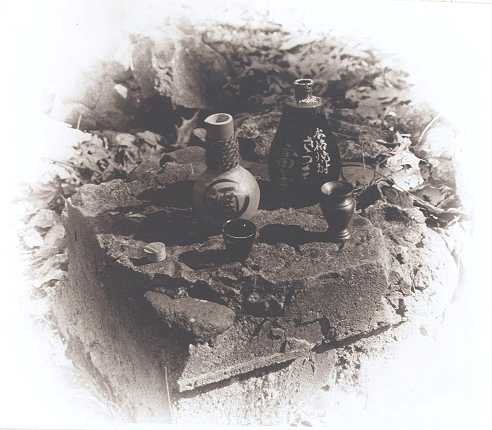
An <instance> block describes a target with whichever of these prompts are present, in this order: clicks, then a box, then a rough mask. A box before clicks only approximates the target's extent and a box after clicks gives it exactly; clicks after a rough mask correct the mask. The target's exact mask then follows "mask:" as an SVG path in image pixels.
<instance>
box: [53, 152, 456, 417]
mask: <svg viewBox="0 0 492 430" xmlns="http://www.w3.org/2000/svg"><path fill="white" fill-rule="evenodd" d="M177 152H179V153H178V154H177V155H173V153H170V157H171V158H170V159H172V160H181V161H184V162H186V161H189V160H192V159H194V158H195V156H194V153H195V152H196V151H195V149H193V147H190V148H188V149H184V150H179V151H177ZM193 177H194V168H193V164H191V163H184V164H180V163H177V162H175V161H169V162H167V163H164V165H163V166H162V168H161V169H160V170H159V171H155V172H149V173H148V174H147V175H146V176H144V177H143V178H141V179H139V180H133V181H126V182H125V181H123V180H113V181H110V182H107V183H102V184H100V185H85V186H83V187H81V188H80V190H79V191H78V193H77V194H75V195H74V196H73V197H72V198H71V199H70V201H69V202H68V204H67V210H66V214H65V227H66V229H67V232H69V240H68V242H69V250H70V267H69V270H70V279H71V284H70V286H69V287H68V288H67V289H66V290H64V291H63V292H62V293H61V297H60V301H59V303H60V306H59V308H58V311H57V314H58V318H59V319H60V320H64V321H63V322H64V324H63V326H65V327H66V333H64V337H66V339H67V340H68V343H69V345H70V344H73V345H76V346H74V347H73V348H72V350H73V351H74V355H75V356H76V355H77V354H79V355H80V354H81V351H85V352H84V353H83V357H80V356H79V357H78V359H79V360H83V363H84V364H83V365H84V366H86V367H87V368H88V369H92V372H94V377H95V379H96V380H98V381H99V382H98V383H99V384H100V385H101V386H103V387H104V389H105V390H106V391H108V392H109V393H110V397H111V398H113V399H114V402H115V403H118V404H120V405H123V406H122V407H123V408H127V409H128V408H129V409H131V411H130V413H131V414H132V416H134V417H142V416H146V417H148V416H154V415H155V414H157V413H158V412H157V411H162V410H163V408H162V405H164V404H166V403H167V402H168V399H167V395H165V394H166V393H167V389H168V387H169V389H170V391H171V396H172V398H173V400H174V402H173V404H174V407H175V408H177V409H176V411H181V412H182V413H183V414H185V415H187V416H188V415H190V410H192V409H193V408H195V407H199V408H205V409H206V408H207V407H212V408H214V410H215V409H216V408H217V407H219V406H220V409H221V413H223V414H225V415H224V416H223V417H222V418H224V420H225V421H224V422H228V421H227V420H226V419H225V416H227V414H229V413H232V412H233V411H234V410H235V409H237V408H239V406H238V405H242V406H241V408H245V407H246V405H247V404H248V403H247V402H249V401H251V399H250V396H251V395H252V394H251V393H252V392H257V391H256V388H258V387H256V385H257V384H258V383H259V382H258V381H260V380H261V381H266V382H262V384H263V383H264V384H266V386H269V387H270V388H269V389H268V390H273V391H271V392H270V394H265V393H267V392H268V390H267V391H265V392H263V395H268V396H273V397H271V398H269V401H268V402H269V404H270V406H271V407H273V408H274V409H275V404H276V405H277V407H280V405H283V406H282V408H284V409H283V410H284V412H285V413H287V412H286V411H288V405H289V404H290V405H292V402H296V401H298V400H299V399H300V398H301V397H302V396H305V395H307V394H306V393H307V392H309V390H312V389H314V388H313V387H318V388H319V386H320V384H321V382H322V380H323V379H322V378H321V376H320V378H318V377H315V376H314V375H318V374H319V375H321V374H323V375H325V374H326V375H328V374H330V372H332V371H333V369H334V367H333V366H334V361H335V356H334V354H333V353H334V351H335V352H336V351H337V350H338V348H339V347H340V346H341V345H347V344H351V343H353V342H357V341H358V340H359V339H361V338H366V337H370V336H373V335H377V334H378V333H381V332H382V331H384V330H387V329H389V328H391V327H396V326H398V325H399V324H401V323H402V322H404V321H406V319H407V318H409V316H412V317H415V318H418V317H419V313H422V312H424V313H425V310H424V311H422V302H421V298H420V297H419V296H425V298H426V300H429V301H432V306H429V308H430V309H432V310H433V311H435V310H436V309H439V311H438V312H437V313H439V312H441V311H444V309H445V306H446V303H447V302H448V301H449V299H450V297H449V296H450V294H451V293H452V291H453V289H452V287H451V285H452V284H453V282H455V280H456V276H457V269H455V268H456V265H455V262H454V260H453V258H452V257H451V254H450V252H449V250H448V249H447V248H446V244H445V242H444V241H443V240H442V238H441V237H440V236H439V235H438V234H437V233H435V232H434V231H432V230H431V229H429V228H428V227H426V225H425V220H424V217H423V215H422V213H421V212H420V211H419V210H418V209H416V208H406V209H405V208H402V207H400V206H395V205H391V204H389V203H379V204H377V205H373V206H371V207H370V208H368V209H367V210H366V213H365V216H364V217H363V216H360V215H356V216H355V218H354V221H353V227H352V228H353V237H352V239H351V240H350V241H349V242H348V243H347V244H346V245H345V246H344V247H343V248H342V249H339V246H338V245H337V244H334V243H330V242H327V241H326V240H325V235H324V231H325V229H326V223H325V221H324V219H323V217H322V215H321V211H320V209H319V207H317V206H311V207H304V208H298V209H284V208H274V207H273V208H272V207H271V205H270V204H269V202H267V201H265V200H264V201H262V208H261V209H260V211H259V213H258V214H257V215H256V216H255V218H254V222H255V223H256V225H257V227H258V238H257V241H256V243H255V245H254V247H253V250H252V252H251V254H250V256H249V258H248V259H247V260H246V261H245V262H244V263H239V262H234V261H229V259H228V256H227V254H226V253H225V252H224V248H223V242H222V238H221V236H207V235H205V234H203V233H202V232H201V231H200V229H199V228H198V226H197V225H196V222H195V220H194V218H193V216H192V212H191V208H190V193H191V183H192V181H191V178H193ZM259 179H260V183H265V182H266V181H267V179H266V178H261V177H259ZM266 208H268V209H266ZM155 241H159V242H162V243H165V244H166V251H167V257H166V259H165V260H163V261H160V262H156V263H148V260H146V259H145V255H144V251H143V249H144V247H145V246H146V245H147V244H148V243H150V242H155ZM436 281H437V282H436ZM428 288H431V289H433V292H432V294H430V295H429V294H425V291H426V289H428ZM436 303H437V307H436V305H435V304H436ZM435 317H437V315H435ZM68 321H71V323H70V324H68ZM94 324H95V325H94ZM106 344H109V345H111V346H110V347H106V346H104V347H102V345H106ZM99 345H101V346H99ZM116 357H118V360H119V361H118V362H119V363H120V364H121V366H120V365H118V366H114V362H113V361H114V360H115V359H116ZM124 357H127V358H126V359H125V358H124ZM330 363H331V364H330ZM128 366H130V367H128ZM291 366H293V367H292V369H296V370H295V372H294V371H293V370H292V371H291V370H289V369H290V368H291ZM292 372H294V373H292ZM320 372H321V373H320ZM164 374H165V375H166V377H165V376H164ZM267 374H270V375H271V376H268V377H266V376H265V375H267ZM294 375H297V376H294ZM326 375H325V376H326ZM258 378H259V379H258ZM265 378H267V379H265ZM268 381H275V383H273V382H272V383H270V382H268ZM287 381H291V383H292V384H294V386H295V387H298V388H296V390H298V392H296V394H295V395H293V396H287V397H288V398H284V399H281V398H280V397H281V396H280V394H279V393H281V390H280V388H274V387H275V386H276V385H278V387H282V386H284V385H285V386H286V387H287V386H288V385H287V384H289V382H287ZM255 384H256V385H255ZM255 387H256V388H255ZM302 387H307V388H302ZM274 392H275V393H277V394H275V395H274V394H272V393H274ZM303 393H304V394H303ZM229 396H232V397H234V396H238V397H237V398H235V400H234V402H226V404H227V406H226V407H225V406H224V404H225V403H224V399H225V398H228V397H229ZM275 396H276V397H275ZM299 396H301V397H299ZM137 397H138V398H139V399H141V403H139V404H135V403H134V399H135V398H137ZM274 397H275V399H276V400H275V401H274ZM303 398H304V397H303ZM221 399H222V400H221ZM296 399H297V400H296ZM267 400H268V399H267ZM267 400H265V401H267ZM268 402H267V403H268ZM275 402H277V403H275ZM289 402H291V403H289ZM144 405H145V406H144ZM159 405H160V406H159ZM193 405H195V406H193ZM207 405H208V406H207ZM211 405H212V406H211ZM223 406H224V407H225V409H223V410H222V407H223ZM200 410H201V409H200ZM241 410H243V409H241ZM260 410H262V409H261V408H260V406H258V408H254V409H252V411H251V414H246V415H247V417H244V418H242V419H240V420H239V421H241V420H243V421H244V422H249V421H248V420H253V422H254V420H256V419H257V418H258V417H259V416H260V414H261V412H260ZM176 411H175V412H176ZM227 411H229V412H227ZM181 412H179V413H181ZM176 413H178V412H176ZM192 415H193V414H192ZM255 417H256V418H255ZM216 418H217V417H216ZM217 419H219V418H217ZM231 419H232V418H231ZM258 419H259V418H258ZM272 419H273V418H272ZM219 421H220V422H222V421H221V419H219ZM267 421H268V420H267ZM229 422H237V421H229ZM241 422H242V421H241Z"/></svg>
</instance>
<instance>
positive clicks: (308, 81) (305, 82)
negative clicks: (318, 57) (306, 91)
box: [294, 78, 314, 87]
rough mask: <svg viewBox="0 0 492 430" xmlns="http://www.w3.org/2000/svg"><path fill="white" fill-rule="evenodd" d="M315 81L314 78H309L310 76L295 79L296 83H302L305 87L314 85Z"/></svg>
mask: <svg viewBox="0 0 492 430" xmlns="http://www.w3.org/2000/svg"><path fill="white" fill-rule="evenodd" d="M313 83H314V81H313V80H312V79H309V78H301V79H296V80H295V81H294V85H300V86H303V87H305V86H308V85H310V86H312V85H313Z"/></svg>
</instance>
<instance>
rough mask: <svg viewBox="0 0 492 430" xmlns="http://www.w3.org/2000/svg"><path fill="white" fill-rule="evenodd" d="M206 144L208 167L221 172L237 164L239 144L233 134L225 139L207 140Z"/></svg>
mask: <svg viewBox="0 0 492 430" xmlns="http://www.w3.org/2000/svg"><path fill="white" fill-rule="evenodd" d="M206 145H207V146H206V164H207V168H208V169H210V170H214V171H217V172H219V173H223V172H226V171H228V170H230V169H232V168H234V167H236V166H238V165H239V160H240V155H239V146H238V144H237V141H236V139H235V136H232V137H230V138H229V139H227V140H207V141H206Z"/></svg>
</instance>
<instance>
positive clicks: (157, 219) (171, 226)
mask: <svg viewBox="0 0 492 430" xmlns="http://www.w3.org/2000/svg"><path fill="white" fill-rule="evenodd" d="M207 238H208V235H207V233H206V232H205V231H203V230H201V229H199V228H197V225H196V223H195V222H194V220H193V216H192V212H191V210H182V209H173V208H169V209H167V210H163V211H162V212H159V213H156V214H154V215H150V216H148V217H147V218H146V219H145V221H143V222H141V223H140V224H139V225H138V227H137V231H136V232H135V235H134V239H135V240H143V241H145V242H163V243H164V244H166V246H173V245H181V246H182V245H192V244H196V243H203V242H205V241H206V240H207Z"/></svg>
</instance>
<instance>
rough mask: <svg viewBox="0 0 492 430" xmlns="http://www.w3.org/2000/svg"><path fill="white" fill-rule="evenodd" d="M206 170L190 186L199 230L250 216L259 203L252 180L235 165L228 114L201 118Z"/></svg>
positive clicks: (235, 147)
mask: <svg viewBox="0 0 492 430" xmlns="http://www.w3.org/2000/svg"><path fill="white" fill-rule="evenodd" d="M204 123H205V129H206V131H207V135H206V138H205V144H206V148H205V149H206V163H207V170H206V171H205V173H204V174H203V175H202V176H200V177H199V178H198V179H197V180H196V181H195V183H194V185H193V199H192V201H193V212H194V214H195V215H196V217H197V218H198V220H199V221H200V222H202V223H203V227H207V228H211V229H218V228H221V227H222V225H223V224H224V223H225V222H226V221H227V220H230V219H235V218H243V219H250V218H251V217H253V216H254V215H255V214H256V212H257V210H258V205H259V203H260V188H259V186H258V183H257V182H256V179H255V177H254V176H253V175H252V174H251V173H250V172H249V171H248V170H246V169H245V168H243V167H241V166H240V164H239V161H240V156H239V146H238V143H237V141H236V138H235V134H234V122H233V118H232V116H231V115H229V114H226V113H216V114H213V115H210V116H208V117H207V118H205V121H204Z"/></svg>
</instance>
